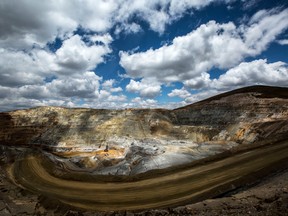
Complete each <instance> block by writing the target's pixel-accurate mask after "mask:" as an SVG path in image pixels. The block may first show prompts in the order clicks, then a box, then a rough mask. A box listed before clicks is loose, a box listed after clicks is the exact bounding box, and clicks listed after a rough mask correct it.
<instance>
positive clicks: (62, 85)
mask: <svg viewBox="0 0 288 216" xmlns="http://www.w3.org/2000/svg"><path fill="white" fill-rule="evenodd" d="M287 54H288V3H287V1H286V0H280V1H269V0H250V1H248V0H230V1H229V0H203V1H200V0H154V1H152V0H150V1H142V0H134V1H132V0H119V1H112V0H105V1H104V0H102V1H100V0H98V1H94V0H85V1H80V0H71V1H68V0H67V1H64V0H63V1H57V0H51V1H45V2H44V3H43V2H42V1H41V2H40V1H37V0H23V1H16V0H4V1H1V2H0V98H1V100H0V109H1V110H2V111H6V110H14V109H21V108H29V107H34V106H66V107H91V108H107V109H123V108H128V107H135V108H136V107H137V108H139V107H148V108H154V107H164V108H175V107H179V106H183V105H187V104H190V103H193V102H196V101H199V100H201V99H205V98H207V97H210V96H213V95H215V94H219V93H221V92H225V91H229V90H232V89H235V88H240V87H244V86H249V85H255V84H262V85H272V86H286V87H287V85H288V66H287V62H288V55H287Z"/></svg>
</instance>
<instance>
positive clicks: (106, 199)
mask: <svg viewBox="0 0 288 216" xmlns="http://www.w3.org/2000/svg"><path fill="white" fill-rule="evenodd" d="M286 158H288V141H286V142H282V143H278V144H274V145H270V146H265V147H262V148H257V149H254V150H250V151H248V152H244V153H239V154H236V155H234V156H231V157H228V158H224V159H221V160H218V161H216V162H209V163H207V164H205V165H198V166H195V167H192V168H191V167H190V168H187V169H184V170H183V169H182V170H181V171H177V170H175V171H174V172H173V173H169V174H166V175H155V177H153V178H149V179H144V180H140V181H134V182H115V183H103V182H102V183H101V182H81V181H69V180H64V179H60V178H56V177H55V176H52V175H51V174H49V172H47V170H45V168H44V167H43V166H42V165H41V159H40V157H37V156H29V157H27V158H25V159H24V160H19V161H16V162H15V163H14V164H13V165H12V166H11V167H10V171H9V172H10V175H11V176H10V177H11V178H12V179H13V180H14V182H15V183H16V184H17V185H19V186H21V187H23V188H25V189H27V190H30V191H32V192H35V193H39V194H43V195H45V196H48V197H50V198H55V199H59V200H60V201H61V202H63V203H66V204H70V205H72V206H76V207H80V208H84V209H89V210H98V211H111V210H139V209H147V208H159V207H167V206H175V205H179V204H185V203H188V202H191V201H196V200H199V199H201V197H207V195H217V193H219V191H222V192H225V191H227V190H228V189H227V187H231V185H232V184H234V183H236V182H237V180H238V182H239V181H240V180H239V179H240V178H241V177H245V176H249V175H254V174H255V172H257V171H260V172H261V170H263V169H265V168H268V167H269V168H271V166H273V165H274V164H276V163H277V162H278V163H279V162H280V161H283V160H284V159H286Z"/></svg>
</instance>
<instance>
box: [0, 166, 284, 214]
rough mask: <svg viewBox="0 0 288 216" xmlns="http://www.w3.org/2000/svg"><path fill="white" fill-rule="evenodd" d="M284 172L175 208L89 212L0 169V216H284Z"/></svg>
mask: <svg viewBox="0 0 288 216" xmlns="http://www.w3.org/2000/svg"><path fill="white" fill-rule="evenodd" d="M287 212H288V169H284V170H282V171H278V172H276V173H273V174H270V175H269V176H267V177H265V178H263V179H259V182H257V183H255V184H254V185H253V186H251V185H250V186H247V187H246V188H240V189H238V190H237V191H234V194H228V195H226V196H224V197H221V198H215V199H208V200H205V201H202V202H198V203H195V204H190V205H186V206H182V207H177V208H168V209H167V208H166V209H156V210H146V211H142V212H105V213H104V212H89V211H81V210H75V209H73V210H72V209H70V208H69V207H68V206H64V205H62V204H60V203H58V202H57V201H55V200H48V199H45V198H44V197H41V196H37V195H33V194H31V193H29V192H26V191H24V190H23V189H20V188H17V187H16V186H14V185H13V184H11V183H10V182H9V181H7V179H6V178H5V176H4V173H3V170H0V216H11V215H26V216H32V215H47V216H48V215H51V216H52V215H55V216H58V215H59V216H60V215H67V216H68V215H70V216H72V215H79V216H80V215H81V216H82V215H83V216H96V215H123V216H124V215H212V216H213V215H271V216H272V215H273V216H274V215H287Z"/></svg>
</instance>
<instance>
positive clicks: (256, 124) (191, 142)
mask: <svg viewBox="0 0 288 216" xmlns="http://www.w3.org/2000/svg"><path fill="white" fill-rule="evenodd" d="M287 137H288V90H287V88H277V87H263V86H256V87H248V88H244V89H239V90H236V91H232V92H229V93H225V94H222V95H218V96H215V97H212V98H210V99H207V100H204V101H201V102H198V103H196V104H192V105H189V106H186V107H183V108H179V109H175V110H164V109H126V110H93V109H67V108H61V107H38V108H33V109H28V110H17V111H13V112H6V113H0V144H1V145H5V146H39V147H42V148H43V149H46V150H47V149H48V150H50V151H52V152H53V153H54V154H56V155H58V156H61V157H63V156H64V157H65V158H68V159H67V160H65V163H66V165H67V166H69V167H70V168H71V169H78V168H80V169H81V168H85V169H90V171H93V172H96V173H99V174H118V175H131V174H137V173H141V172H145V171H148V170H151V169H159V168H165V167H169V166H173V165H178V164H183V163H187V162H189V161H193V160H196V159H200V158H204V157H207V156H209V155H213V154H217V153H220V152H223V151H225V150H227V149H230V148H231V147H234V146H236V145H238V144H242V143H243V144H249V143H254V142H264V141H265V142H269V141H271V142H272V141H277V140H282V139H285V138H287ZM107 148H108V152H107ZM105 149H106V151H105ZM51 157H53V156H51ZM54 159H55V160H60V159H59V158H58V157H55V158H54ZM60 161H62V162H63V161H64V159H61V160H60Z"/></svg>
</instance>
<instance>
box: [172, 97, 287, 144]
mask: <svg viewBox="0 0 288 216" xmlns="http://www.w3.org/2000/svg"><path fill="white" fill-rule="evenodd" d="M173 114H174V116H175V118H174V119H175V120H176V121H174V122H173V124H174V125H181V124H185V125H193V126H202V127H205V126H206V127H209V126H210V127H212V128H213V129H214V130H218V132H219V133H218V135H216V136H214V137H213V140H223V141H224V140H229V141H230V140H231V141H235V142H237V143H244V144H249V143H253V142H256V141H262V140H265V141H266V142H270V140H271V142H272V141H279V140H283V139H288V120H287V119H288V103H287V99H286V98H269V97H267V98H265V97H264V96H263V95H261V94H260V95H259V94H256V93H255V94H252V93H251V94H248V95H247V94H236V95H231V96H227V97H225V98H220V99H218V100H211V101H209V100H206V101H204V102H199V103H196V104H193V105H190V106H186V107H183V108H179V109H176V110H173Z"/></svg>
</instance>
